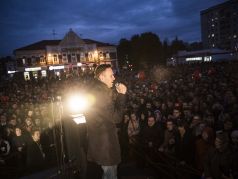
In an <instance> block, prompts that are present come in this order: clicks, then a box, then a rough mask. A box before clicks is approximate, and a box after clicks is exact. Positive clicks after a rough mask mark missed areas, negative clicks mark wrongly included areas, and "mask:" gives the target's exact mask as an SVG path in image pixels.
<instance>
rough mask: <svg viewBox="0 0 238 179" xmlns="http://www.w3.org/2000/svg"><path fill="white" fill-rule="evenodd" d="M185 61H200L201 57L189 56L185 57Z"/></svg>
mask: <svg viewBox="0 0 238 179" xmlns="http://www.w3.org/2000/svg"><path fill="white" fill-rule="evenodd" d="M185 60H186V61H187V62H188V61H201V60H202V57H189V58H186V59H185Z"/></svg>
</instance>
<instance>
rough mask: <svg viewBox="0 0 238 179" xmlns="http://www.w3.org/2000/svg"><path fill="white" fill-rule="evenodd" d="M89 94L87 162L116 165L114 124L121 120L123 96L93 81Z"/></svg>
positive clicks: (118, 158) (115, 129) (117, 155)
mask: <svg viewBox="0 0 238 179" xmlns="http://www.w3.org/2000/svg"><path fill="white" fill-rule="evenodd" d="M90 92H91V94H92V95H93V97H94V104H93V106H92V107H91V109H90V110H89V111H88V113H87V114H86V121H87V131H88V152H87V158H88V160H89V161H93V162H96V163H97V164H99V165H104V166H111V165H117V164H119V163H120V161H121V152H120V145H119V140H118V134H117V128H116V123H119V122H120V121H121V119H122V110H123V107H124V103H125V95H123V94H119V93H117V92H116V91H115V90H113V89H110V88H108V87H107V86H106V85H105V84H104V83H102V82H101V81H99V80H95V81H94V83H93V85H91V88H90Z"/></svg>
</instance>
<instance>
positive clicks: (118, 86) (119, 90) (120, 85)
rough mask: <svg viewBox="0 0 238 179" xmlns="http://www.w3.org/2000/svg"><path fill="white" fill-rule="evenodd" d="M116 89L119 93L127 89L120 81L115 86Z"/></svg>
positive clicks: (124, 92) (123, 92)
mask: <svg viewBox="0 0 238 179" xmlns="http://www.w3.org/2000/svg"><path fill="white" fill-rule="evenodd" d="M116 90H117V92H118V93H121V94H126V91H127V88H126V86H125V85H124V84H122V83H119V84H118V85H117V86H116Z"/></svg>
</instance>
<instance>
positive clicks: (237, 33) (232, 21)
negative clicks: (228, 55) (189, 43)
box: [200, 0, 238, 51]
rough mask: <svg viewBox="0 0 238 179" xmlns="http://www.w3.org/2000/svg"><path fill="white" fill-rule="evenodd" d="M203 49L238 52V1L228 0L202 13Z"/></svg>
mask: <svg viewBox="0 0 238 179" xmlns="http://www.w3.org/2000/svg"><path fill="white" fill-rule="evenodd" d="M200 18H201V35H202V42H203V47H204V48H205V49H208V48H220V49H225V50H232V51H238V1H237V0H228V1H226V2H224V3H222V4H219V5H216V6H213V7H210V8H208V9H206V10H203V11H201V12H200Z"/></svg>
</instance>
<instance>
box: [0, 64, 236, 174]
mask: <svg viewBox="0 0 238 179" xmlns="http://www.w3.org/2000/svg"><path fill="white" fill-rule="evenodd" d="M237 65H238V63H237V62H222V63H204V64H192V65H179V66H172V67H160V66H154V67H152V68H150V69H145V70H144V71H143V73H141V72H140V73H138V72H135V71H127V70H123V71H121V72H120V73H119V74H117V75H116V79H117V81H118V82H122V83H124V84H126V86H127V89H128V92H127V93H128V94H127V102H126V105H125V108H124V113H123V117H122V122H121V123H119V124H118V125H117V127H118V136H119V140H120V146H121V153H122V163H123V162H128V161H132V160H135V161H136V163H137V164H138V167H148V165H150V164H151V162H152V163H154V164H156V163H157V164H163V166H164V168H160V169H159V170H160V171H161V175H162V177H164V178H166V177H167V178H168V176H166V175H167V174H166V172H165V171H167V173H168V171H173V172H170V173H173V174H174V175H176V176H177V177H181V173H182V178H184V177H187V178H191V176H192V174H191V172H190V173H189V172H185V171H184V170H183V171H182V172H177V173H176V171H181V170H179V167H186V166H190V167H192V168H191V171H192V169H193V171H195V170H196V177H201V176H203V177H204V178H231V177H233V178H237V177H238V173H237V171H238V163H237V161H238V100H237V99H238V71H237ZM141 74H143V75H141ZM92 78H93V75H92V74H91V73H89V74H86V75H85V74H84V75H78V74H77V75H72V76H70V77H68V78H66V77H65V78H61V79H59V78H57V77H55V78H54V77H53V78H42V79H33V80H29V81H25V80H23V79H22V80H21V79H19V78H18V79H15V78H12V79H11V80H10V81H8V82H7V83H6V82H5V83H4V82H3V83H1V84H2V86H0V88H1V89H0V104H1V105H0V165H1V166H11V167H15V168H17V170H16V172H17V173H21V174H22V173H25V172H26V171H27V172H33V171H36V170H40V169H42V168H43V167H48V166H50V165H54V164H55V161H56V156H55V140H54V134H53V130H52V129H53V127H54V121H53V120H52V111H51V107H52V106H51V104H52V100H53V99H55V97H56V96H64V95H65V94H66V93H68V92H69V91H70V90H76V89H78V88H84V86H86V85H87V83H88V81H90V80H91V79H92ZM95 147H96V146H95ZM136 151H138V153H139V155H135V154H136ZM168 161H171V162H168ZM194 173H195V172H194ZM194 173H193V176H194ZM193 178H194V177H193Z"/></svg>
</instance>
